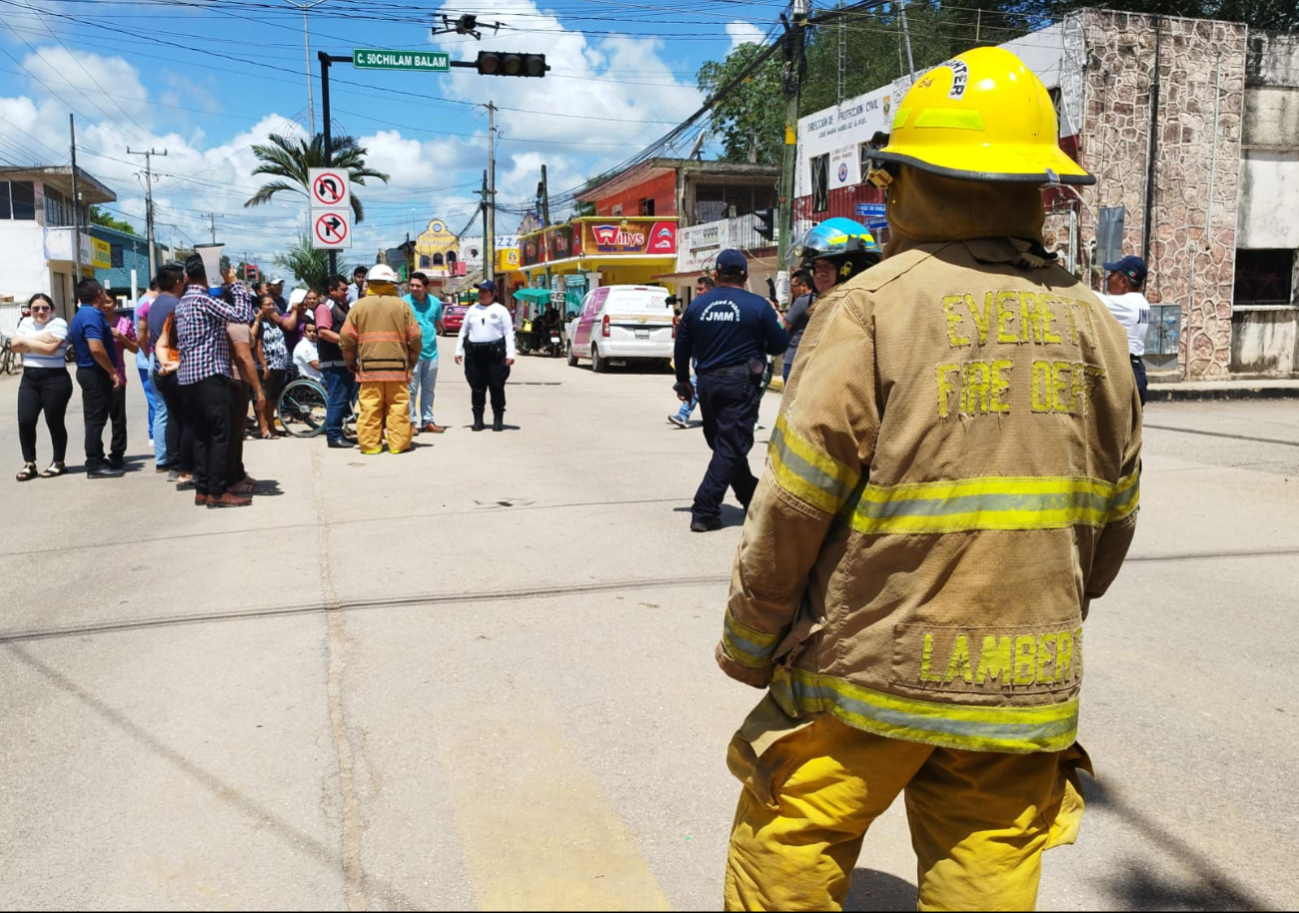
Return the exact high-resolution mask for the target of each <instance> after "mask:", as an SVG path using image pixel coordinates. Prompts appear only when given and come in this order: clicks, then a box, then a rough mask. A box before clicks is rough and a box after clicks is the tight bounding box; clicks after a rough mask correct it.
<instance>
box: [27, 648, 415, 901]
mask: <svg viewBox="0 0 1299 913" xmlns="http://www.w3.org/2000/svg"><path fill="white" fill-rule="evenodd" d="M9 651H10V654H11V655H12V656H14V657H16V658H17V659H18V660H19V661H20V662H22V663H23V664H25V665H27V666H28V667H30V668H31V669H32V670H34V671H35V672H37V673H39V674H40V675H41V676H42V677H44V678H45V679H46V680H48V681H49V682H50V683H51V684H52V685H53V686H54V687H56V688H58V689H60V690H62V691H64V692H66V693H67V694H69V695H71V696H72V697H74V698H76V699H77V700H78V701H80V702H81V703H82V704H84V705H85V706H86V707H87V708H89V709H90V710H92V711H94V712H95V713H96V714H98V715H99V716H100V717H101V718H103V719H104V720H105V721H107V722H108V723H109V724H111V725H112V726H113V727H114V728H116V729H117V730H119V731H120V732H122V733H123V734H124V735H126V736H128V737H129V738H131V739H132V740H133V741H135V742H136V743H137V744H138V745H140V746H141V747H143V748H144V749H146V750H147V751H149V752H151V753H152V754H154V755H156V756H157V757H159V758H161V759H162V760H164V761H166V762H167V763H168V764H170V765H171V766H172V767H174V768H176V769H177V770H178V771H180V772H181V773H183V774H185V775H186V776H188V777H189V778H190V779H191V780H193V781H194V782H195V783H197V784H198V785H199V786H201V787H203V788H204V789H206V790H208V791H209V792H210V793H212V795H214V796H215V797H216V798H218V799H220V800H221V801H222V802H223V803H225V804H226V805H228V806H230V807H233V808H236V809H238V810H239V812H240V813H242V814H243V815H244V816H245V817H247V818H249V819H250V820H251V821H252V822H253V823H254V825H255V826H256V828H257V829H258V830H265V831H267V832H269V833H271V834H274V835H275V836H276V837H277V838H278V839H279V840H281V841H282V842H283V843H285V844H286V845H288V846H289V847H290V848H292V849H294V850H297V851H299V852H302V853H305V854H306V855H308V856H311V857H314V858H316V859H318V860H320V861H321V862H324V863H326V864H327V865H330V866H333V867H335V868H337V869H338V870H339V872H340V873H341V872H342V871H343V858H342V856H341V855H340V853H339V851H338V848H337V847H331V846H326V845H325V844H323V843H321V842H319V841H318V840H316V839H314V838H313V837H311V836H309V835H308V834H306V833H304V832H303V831H301V830H299V829H298V828H296V827H294V826H293V825H292V824H290V823H289V822H287V821H285V820H283V819H282V818H280V817H278V816H277V815H275V814H274V813H273V812H272V811H270V810H269V809H267V808H265V807H263V806H261V805H259V804H257V803H256V802H254V801H253V800H251V799H249V798H248V797H247V795H245V793H244V790H243V787H241V786H238V785H232V784H230V783H227V782H226V781H224V780H222V779H221V778H220V777H218V776H216V775H215V774H213V773H212V772H211V771H209V770H207V769H205V768H203V767H201V766H200V765H198V764H197V763H195V762H194V761H193V760H191V759H190V758H187V757H185V756H184V755H183V754H181V753H180V752H178V751H176V750H175V749H174V748H172V747H171V746H169V745H167V744H166V743H165V742H163V741H162V740H161V739H159V738H157V737H156V736H155V735H153V733H151V732H149V731H148V730H146V729H145V728H144V727H143V726H140V725H139V724H137V723H136V722H135V721H134V720H132V719H130V717H128V716H126V715H125V714H124V713H121V712H119V711H118V710H116V709H114V708H113V707H110V706H108V705H107V704H105V703H104V702H103V701H101V700H99V699H98V698H97V697H95V696H94V695H93V694H91V693H89V692H88V691H85V690H84V689H82V688H81V687H80V686H79V685H77V684H76V683H75V682H73V681H72V680H71V679H69V678H68V677H67V676H65V675H64V674H63V673H61V672H59V671H58V670H57V669H52V668H51V667H49V666H47V665H45V663H43V662H41V661H40V660H38V659H37V658H36V657H34V656H32V655H31V654H29V653H28V652H27V651H26V650H25V649H23V648H22V647H19V646H16V645H11V646H10V647H9ZM362 878H363V884H364V890H365V891H366V893H367V894H368V895H369V896H370V899H371V900H372V901H379V902H380V903H382V904H383V905H385V906H387V907H389V908H392V909H399V910H416V909H421V907H420V906H419V905H417V904H416V903H415V901H414V900H412V899H411V898H409V897H407V896H406V895H405V894H403V893H402V892H400V891H398V890H397V889H396V888H393V887H391V886H389V885H387V884H385V883H384V882H383V881H382V880H381V879H379V878H377V877H375V876H374V875H370V874H365V873H363V875H362Z"/></svg>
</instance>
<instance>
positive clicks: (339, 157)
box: [244, 133, 388, 223]
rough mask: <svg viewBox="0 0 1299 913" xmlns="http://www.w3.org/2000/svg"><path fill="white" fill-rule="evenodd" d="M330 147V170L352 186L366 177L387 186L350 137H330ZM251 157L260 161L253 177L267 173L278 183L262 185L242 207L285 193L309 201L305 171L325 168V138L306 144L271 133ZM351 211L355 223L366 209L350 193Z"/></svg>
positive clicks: (363, 149)
mask: <svg viewBox="0 0 1299 913" xmlns="http://www.w3.org/2000/svg"><path fill="white" fill-rule="evenodd" d="M332 146H333V157H332V164H331V165H330V167H333V168H340V169H346V170H347V173H348V175H349V176H350V177H351V180H352V183H353V184H359V185H361V186H365V180H366V178H378V179H379V180H381V181H383V182H384V183H385V184H386V183H388V175H386V174H384V173H383V172H381V171H375V170H374V169H373V168H367V167H366V164H365V153H366V150H365V148H364V147H362V146H360V145H359V144H358V143H357V141H356V140H355V139H353V138H352V137H350V136H335V137H332ZM253 154H254V155H256V156H257V158H258V160H259V161H260V162H261V164H259V165H258V166H257V167H256V168H254V169H253V174H266V175H270V176H271V177H276V178H280V180H277V181H271V182H270V183H268V184H263V185H262V188H261V190H259V191H257V192H256V193H255V194H253V195H252V196H251V197H249V198H248V199H247V200H245V201H244V206H260V205H261V204H263V203H269V202H270V201H271V200H272V199H273V198H274V197H275V195H276V194H277V193H281V192H284V191H288V192H290V193H300V194H302V195H303V196H304V197H308V198H310V196H309V194H310V189H309V187H308V185H309V184H310V181H309V179H308V170H309V169H311V168H324V167H325V138H324V136H323V135H322V134H320V133H317V134H316V135H315V136H313V137H312V138H311V142H310V143H308V142H307V141H306V140H303V139H299V140H291V139H286V138H285V137H283V136H280V135H279V134H278V133H273V134H271V136H270V142H269V143H266V144H264V145H263V144H258V145H255V146H253ZM352 212H353V213H354V214H355V216H356V221H357V222H358V223H359V222H360V221H361V220H362V219H364V218H365V210H364V209H363V208H362V206H361V200H360V199H359V198H358V197H357V195H356V194H355V193H353V194H352Z"/></svg>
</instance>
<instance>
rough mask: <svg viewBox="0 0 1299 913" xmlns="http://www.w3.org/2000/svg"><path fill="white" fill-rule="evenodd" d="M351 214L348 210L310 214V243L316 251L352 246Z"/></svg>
mask: <svg viewBox="0 0 1299 913" xmlns="http://www.w3.org/2000/svg"><path fill="white" fill-rule="evenodd" d="M351 216H352V212H351V210H348V209H323V210H321V209H317V210H313V211H312V213H311V236H312V237H311V241H312V247H314V248H316V249H317V250H329V249H335V250H337V249H340V248H350V247H351V246H352V225H351Z"/></svg>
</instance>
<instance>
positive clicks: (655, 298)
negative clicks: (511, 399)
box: [568, 285, 676, 372]
mask: <svg viewBox="0 0 1299 913" xmlns="http://www.w3.org/2000/svg"><path fill="white" fill-rule="evenodd" d="M672 316H673V315H672V307H671V305H669V304H668V290H667V289H665V288H662V287H660V286H657V285H606V286H604V287H602V288H598V289H595V290H594V291H592V292H591V293H590V294H588V295H587V296H586V298H585V299H584V300H583V301H582V310H581V311H580V312H579V313H578V315H577V316H576V317H574V318H573V319H572V321H570V322H569V325H568V363H569V364H570V365H572V366H574V367H576V366H577V364H578V362H579V361H581V360H582V359H586V358H589V359H590V360H591V367H592V368H593V369H594V370H595V371H597V372H604V371H606V370H608V367H609V364H610V363H611V362H614V361H630V360H632V359H650V360H654V361H659V362H662V363H663V365H665V366H666V365H667V363H668V362H669V361H670V360H671V359H672V349H673V346H675V345H676V333H675V331H674V328H673V324H672Z"/></svg>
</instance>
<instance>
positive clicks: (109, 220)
mask: <svg viewBox="0 0 1299 913" xmlns="http://www.w3.org/2000/svg"><path fill="white" fill-rule="evenodd" d="M90 224H91V225H102V226H104V227H105V228H115V229H117V230H118V231H124V232H126V233H127V234H128V235H135V236H136V237H137V238H138V237H139V234H137V232H136V230H135V227H134V226H133V225H131V223H130V222H127V221H124V220H122V219H118V218H115V217H113V216H111V215H109V214H108V213H107V212H106V211H105V210H103V209H101V208H100V207H98V206H91V207H90Z"/></svg>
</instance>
